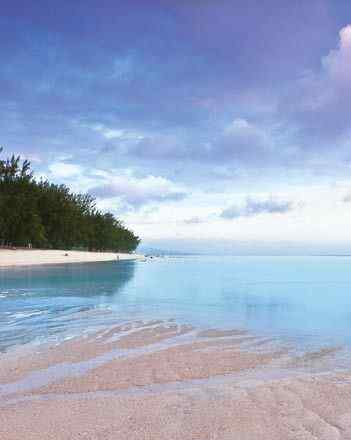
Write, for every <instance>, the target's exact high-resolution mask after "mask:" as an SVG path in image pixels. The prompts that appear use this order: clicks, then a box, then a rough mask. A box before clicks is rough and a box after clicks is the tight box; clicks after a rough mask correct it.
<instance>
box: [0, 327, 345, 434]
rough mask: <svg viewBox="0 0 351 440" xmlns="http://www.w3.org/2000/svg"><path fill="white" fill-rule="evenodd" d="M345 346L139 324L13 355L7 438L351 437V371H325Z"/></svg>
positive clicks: (4, 397) (4, 402)
mask: <svg viewBox="0 0 351 440" xmlns="http://www.w3.org/2000/svg"><path fill="white" fill-rule="evenodd" d="M338 350H339V348H338V347H328V348H323V349H322V350H321V351H320V352H317V351H314V352H312V353H306V354H304V355H299V356H297V355H293V354H292V353H291V350H290V349H289V348H287V347H282V346H280V345H278V344H275V343H274V341H272V340H271V339H263V338H257V337H253V336H252V335H250V334H247V333H246V332H243V331H238V330H230V331H227V330H225V331H223V330H215V329H209V330H206V331H201V332H199V331H198V330H196V329H194V328H192V327H190V326H185V325H178V324H176V323H175V322H173V321H166V322H161V321H153V322H147V323H145V322H141V321H139V322H134V323H127V324H123V325H119V326H116V327H113V328H109V329H104V330H101V331H99V332H97V333H96V334H94V335H87V336H86V337H85V338H75V339H72V340H70V341H67V342H64V343H62V344H60V345H57V346H50V347H44V346H43V347H37V349H36V350H34V349H32V350H26V351H19V352H15V353H8V354H3V355H1V358H0V438H1V439H3V440H15V439H16V440H17V439H19V438H25V439H29V440H31V439H36V440H37V439H60V440H61V439H82V438H83V439H107V440H109V439H111V440H112V439H121V440H124V439H128V440H130V439H132V440H134V439H135V440H136V439H138V440H140V439H142V440H143V439H145V440H158V439H162V440H163V439H175V440H178V439H179V440H180V439H182V440H183V439H196V440H205V439H206V440H207V439H208V440H210V439H211V440H212V439H221V440H227V439H228V440H229V439H231V440H232V439H240V440H246V439H247V440H256V439H260V440H261V439H263V440H264V439H270V440H271V439H272V440H275V439H277V440H278V439H279V440H281V439H328V440H332V439H351V405H350V403H351V375H350V374H349V372H347V371H338V372H337V371H333V370H329V369H327V368H324V369H323V368H322V367H323V365H324V366H326V367H329V365H330V364H331V363H332V359H333V357H334V356H335V355H336V353H337V352H338ZM317 360H318V369H316V368H315V365H313V370H311V369H309V368H308V367H309V365H310V363H311V362H312V364H315V363H316V361H317Z"/></svg>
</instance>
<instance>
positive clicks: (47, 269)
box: [0, 256, 351, 350]
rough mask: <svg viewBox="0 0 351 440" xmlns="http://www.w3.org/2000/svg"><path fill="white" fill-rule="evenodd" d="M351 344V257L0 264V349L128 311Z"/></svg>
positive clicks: (313, 343)
mask: <svg viewBox="0 0 351 440" xmlns="http://www.w3.org/2000/svg"><path fill="white" fill-rule="evenodd" d="M158 318H160V319H172V318H173V319H175V320H177V321H179V322H185V323H188V324H193V325H194V326H196V327H202V328H209V327H212V328H213V327H217V328H240V329H248V330H250V331H252V332H254V333H257V334H260V335H267V336H274V337H276V338H278V339H280V340H283V341H286V342H297V343H298V345H299V346H305V347H306V348H311V347H317V346H318V347H320V346H321V345H325V344H328V345H330V344H333V345H335V344H339V345H345V346H351V258H350V257H207V256H206V257H204V256H200V257H197V256H196V257H195V256H194V257H190V256H189V257H176V258H175V257H170V258H154V259H151V260H147V261H146V262H131V261H126V262H118V263H116V262H112V263H93V264H76V265H58V266H41V267H39V266H33V267H25V268H13V269H1V270H0V349H2V350H4V349H8V348H10V347H13V346H16V345H18V344H23V343H27V342H33V341H39V342H43V341H46V340H55V339H60V338H63V337H68V336H70V335H77V334H81V333H83V332H86V331H89V330H93V329H95V328H98V327H99V326H101V325H106V324H110V323H111V324H112V323H116V322H121V321H122V322H124V321H129V320H137V319H142V320H149V319H158Z"/></svg>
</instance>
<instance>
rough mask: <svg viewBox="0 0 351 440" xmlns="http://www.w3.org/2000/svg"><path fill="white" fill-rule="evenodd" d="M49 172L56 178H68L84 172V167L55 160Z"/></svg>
mask: <svg viewBox="0 0 351 440" xmlns="http://www.w3.org/2000/svg"><path fill="white" fill-rule="evenodd" d="M49 172H50V175H51V177H52V178H54V179H67V178H71V177H76V176H79V175H80V174H82V172H83V168H82V167H81V166H80V165H77V164H73V163H67V162H54V163H52V164H51V165H49Z"/></svg>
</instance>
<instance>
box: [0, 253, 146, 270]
mask: <svg viewBox="0 0 351 440" xmlns="http://www.w3.org/2000/svg"><path fill="white" fill-rule="evenodd" d="M143 258H144V256H143V255H138V254H125V253H113V252H86V251H69V250H67V251H64V250H43V249H28V250H23V249H16V250H7V249H0V267H7V266H9V267H10V266H30V265H38V264H64V263H92V262H98V261H116V260H137V259H143Z"/></svg>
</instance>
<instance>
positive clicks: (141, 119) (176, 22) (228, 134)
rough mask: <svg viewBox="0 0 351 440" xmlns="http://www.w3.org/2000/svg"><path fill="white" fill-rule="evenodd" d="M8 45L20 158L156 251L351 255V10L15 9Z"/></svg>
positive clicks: (247, 4)
mask: <svg viewBox="0 0 351 440" xmlns="http://www.w3.org/2000/svg"><path fill="white" fill-rule="evenodd" d="M0 33H1V35H0V37H1V45H0V54H1V57H2V63H1V69H0V91H1V92H0V126H1V127H0V128H1V140H0V142H1V144H2V145H4V147H5V151H8V152H13V151H14V152H17V153H21V154H22V155H23V156H26V157H29V158H30V159H31V160H32V163H33V166H34V168H35V169H36V170H37V175H38V176H39V175H41V176H46V177H48V178H50V179H51V180H53V181H57V182H64V183H66V184H68V185H70V186H71V187H72V188H73V189H74V190H77V191H84V192H85V191H89V192H91V193H92V194H94V195H95V196H96V197H97V199H98V203H99V206H100V207H101V208H102V209H108V210H111V211H113V212H114V213H115V214H116V215H117V216H119V217H120V218H121V219H123V220H124V221H125V222H126V223H127V224H128V225H130V226H131V227H132V228H133V229H134V230H136V232H138V233H139V234H140V235H141V236H142V237H143V238H144V240H145V242H146V243H152V242H160V243H165V244H167V242H168V243H174V240H179V242H182V243H186V242H190V240H192V241H193V240H196V241H197V242H203V241H206V242H209V241H212V242H217V243H221V242H223V241H233V242H236V241H238V240H240V241H244V242H245V243H274V245H276V244H277V243H278V244H279V243H286V242H287V241H289V240H290V241H291V242H294V243H306V244H308V243H309V244H311V243H312V244H314V245H316V246H317V245H318V246H320V245H325V246H327V247H328V249H329V248H330V247H331V248H332V247H333V245H335V249H336V248H338V246H340V244H342V243H345V242H347V243H350V241H351V240H350V239H349V235H350V234H349V223H350V219H351V203H350V201H351V177H350V174H351V148H350V147H351V119H350V117H349V114H350V112H351V3H350V2H349V1H342V0H309V1H305V2H301V1H291V0H279V1H278V0H260V1H258V0H255V1H254V0H246V1H234V0H216V1H214V0H212V1H210V0H187V1H185V0H184V1H182V0H178V1H172V0H171V1H167V2H165V1H153V0H148V1H145V0H144V1H129V2H122V1H118V0H117V1H116V0H115V1H99V2H98V1H91V0H90V1H89V0H88V1H79V0H77V1H74V2H72V1H68V0H62V1H61V2H55V3H52V2H51V5H48V2H47V1H41V0H36V1H30V0H28V1H26V2H24V1H16V0H14V1H11V2H7V1H6V0H5V1H4V2H2V12H1V16H0ZM284 246H285V245H284Z"/></svg>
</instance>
